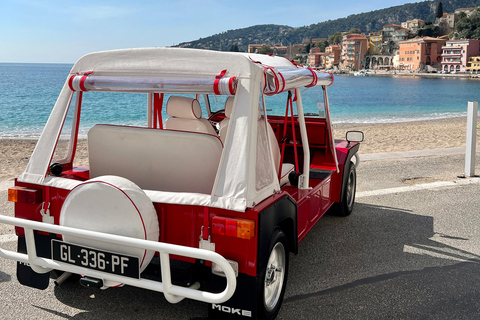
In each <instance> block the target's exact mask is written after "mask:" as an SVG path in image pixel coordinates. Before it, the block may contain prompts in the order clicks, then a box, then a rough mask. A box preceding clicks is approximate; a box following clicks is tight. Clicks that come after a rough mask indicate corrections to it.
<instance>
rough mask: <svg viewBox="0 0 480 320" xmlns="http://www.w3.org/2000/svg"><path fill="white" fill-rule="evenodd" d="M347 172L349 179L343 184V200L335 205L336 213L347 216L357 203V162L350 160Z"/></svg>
mask: <svg viewBox="0 0 480 320" xmlns="http://www.w3.org/2000/svg"><path fill="white" fill-rule="evenodd" d="M347 170H348V172H347V179H346V180H345V184H344V185H343V188H342V189H343V194H342V196H341V200H340V202H339V203H337V204H336V206H335V214H337V215H339V216H342V217H346V216H348V215H350V214H351V213H352V211H353V205H354V204H355V192H356V189H357V170H356V168H355V164H354V163H353V162H352V161H350V163H349V167H348V169H347Z"/></svg>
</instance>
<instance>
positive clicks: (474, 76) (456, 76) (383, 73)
mask: <svg viewBox="0 0 480 320" xmlns="http://www.w3.org/2000/svg"><path fill="white" fill-rule="evenodd" d="M366 72H367V76H368V77H396V78H402V77H403V78H405V77H413V78H417V77H418V78H427V79H467V80H476V81H480V74H468V73H426V72H406V71H366ZM333 75H334V76H355V75H354V72H350V71H348V72H345V73H341V72H338V73H333Z"/></svg>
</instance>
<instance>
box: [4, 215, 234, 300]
mask: <svg viewBox="0 0 480 320" xmlns="http://www.w3.org/2000/svg"><path fill="white" fill-rule="evenodd" d="M0 223H4V224H9V225H13V226H17V227H22V228H23V229H24V230H25V242H26V246H27V253H26V254H24V253H19V252H14V251H8V250H4V249H2V248H0V258H6V259H12V260H17V261H20V262H23V263H27V264H29V265H30V267H31V268H32V269H33V270H34V271H35V272H37V273H46V272H50V271H51V270H52V269H57V270H63V271H66V272H71V273H76V274H82V275H86V276H90V277H93V278H99V279H103V280H112V281H117V282H120V283H124V284H127V285H131V286H135V287H139V288H144V289H148V290H153V291H158V292H163V294H164V295H165V298H166V299H167V301H169V302H170V303H177V302H180V301H181V300H183V299H184V298H189V299H193V300H198V301H203V302H207V303H216V304H219V303H222V302H225V301H227V300H228V299H230V297H231V296H232V295H233V293H234V292H235V288H236V285H237V282H236V277H235V272H234V270H233V268H232V267H231V266H230V264H229V263H228V262H227V260H226V259H225V258H224V257H222V256H221V255H220V254H218V253H216V252H213V251H208V250H204V249H198V248H191V247H186V246H179V245H174V244H169V243H163V242H155V241H150V240H143V239H136V238H130V237H124V236H118V235H112V234H107V233H101V232H96V231H89V230H83V229H75V228H71V227H64V226H58V225H52V224H46V223H42V222H37V221H30V220H26V219H20V218H13V217H7V216H3V215H0ZM34 230H37V231H45V232H50V233H54V234H62V235H70V236H77V237H82V238H85V239H90V240H95V241H100V242H106V243H113V244H118V245H123V246H128V247H134V248H140V249H145V250H153V251H156V252H159V254H160V268H161V274H162V282H160V281H153V280H148V279H142V278H140V279H134V278H128V277H123V276H119V275H114V274H110V273H105V272H102V271H97V270H92V269H88V268H84V267H80V266H76V265H72V264H68V263H64V262H59V261H55V260H52V259H49V258H43V257H38V256H37V253H36V248H35V240H34ZM170 254H174V255H178V256H184V257H189V258H194V259H201V260H206V261H211V262H214V263H215V264H216V265H217V266H218V267H220V268H221V269H222V271H223V272H224V274H225V276H226V280H227V284H226V287H225V290H223V291H222V292H220V293H211V292H208V291H201V290H198V288H199V284H198V283H196V284H193V285H192V286H190V287H188V288H187V287H182V286H177V285H174V284H172V280H171V272H170Z"/></svg>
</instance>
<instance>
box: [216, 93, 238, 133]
mask: <svg viewBox="0 0 480 320" xmlns="http://www.w3.org/2000/svg"><path fill="white" fill-rule="evenodd" d="M234 98H235V97H233V96H231V97H228V98H227V101H225V119H223V120H222V121H220V123H219V135H220V140H222V142H225V137H226V136H227V129H228V123H229V122H230V116H231V115H232V109H233V99H234Z"/></svg>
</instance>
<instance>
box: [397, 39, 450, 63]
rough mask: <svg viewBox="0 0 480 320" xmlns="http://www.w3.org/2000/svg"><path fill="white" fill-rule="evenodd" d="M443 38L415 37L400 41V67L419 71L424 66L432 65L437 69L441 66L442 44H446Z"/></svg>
mask: <svg viewBox="0 0 480 320" xmlns="http://www.w3.org/2000/svg"><path fill="white" fill-rule="evenodd" d="M445 42H446V41H445V39H442V38H431V37H424V38H415V39H410V40H405V41H400V42H399V55H398V58H399V59H398V62H399V68H400V69H404V70H412V71H417V70H421V69H422V68H423V67H424V66H432V67H434V68H436V69H437V70H440V68H441V62H442V46H444V45H445Z"/></svg>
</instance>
